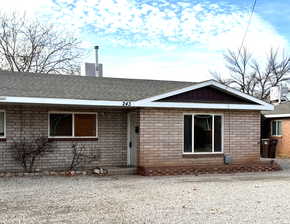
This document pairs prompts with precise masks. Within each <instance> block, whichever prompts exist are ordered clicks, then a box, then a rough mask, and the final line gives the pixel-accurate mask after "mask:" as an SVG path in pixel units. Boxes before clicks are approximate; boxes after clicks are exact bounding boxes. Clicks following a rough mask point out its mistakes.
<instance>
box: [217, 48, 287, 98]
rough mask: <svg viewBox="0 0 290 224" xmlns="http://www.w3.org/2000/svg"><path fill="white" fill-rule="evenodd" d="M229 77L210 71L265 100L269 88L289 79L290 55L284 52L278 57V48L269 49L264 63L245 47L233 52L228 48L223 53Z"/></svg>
mask: <svg viewBox="0 0 290 224" xmlns="http://www.w3.org/2000/svg"><path fill="white" fill-rule="evenodd" d="M224 58H225V61H226V67H227V68H228V70H229V71H230V78H228V79H223V78H222V77H221V75H220V74H219V73H217V72H212V75H213V76H214V78H215V79H216V80H217V81H218V82H220V83H223V84H226V85H229V86H231V87H233V88H236V89H238V90H240V91H241V92H244V93H247V94H249V95H252V96H255V97H258V98H260V99H262V100H267V99H268V98H269V95H270V88H271V87H273V86H277V85H279V84H281V83H282V82H283V81H286V80H288V79H289V74H290V57H289V56H286V55H285V54H284V53H283V54H282V56H281V57H279V50H278V49H276V50H274V49H271V50H270V52H269V55H268V56H267V57H266V63H265V64H264V65H262V63H261V62H260V63H259V62H258V60H256V59H255V58H253V56H252V55H251V54H250V53H249V52H248V50H247V49H246V48H244V49H242V51H241V52H240V53H239V52H235V51H231V50H229V51H228V52H227V53H226V54H225V55H224Z"/></svg>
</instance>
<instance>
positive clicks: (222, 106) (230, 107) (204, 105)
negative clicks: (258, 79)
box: [134, 102, 274, 110]
mask: <svg viewBox="0 0 290 224" xmlns="http://www.w3.org/2000/svg"><path fill="white" fill-rule="evenodd" d="M134 106H135V107H160V108H162V107H163V108H192V109H226V110H273V108H274V107H273V106H272V105H252V104H214V103H167V102H149V103H139V102H136V103H135V104H134Z"/></svg>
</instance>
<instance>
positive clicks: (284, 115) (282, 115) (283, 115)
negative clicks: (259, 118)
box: [264, 114, 290, 118]
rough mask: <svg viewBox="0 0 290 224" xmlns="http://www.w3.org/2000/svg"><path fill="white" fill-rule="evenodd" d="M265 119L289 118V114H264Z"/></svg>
mask: <svg viewBox="0 0 290 224" xmlns="http://www.w3.org/2000/svg"><path fill="white" fill-rule="evenodd" d="M264 116H265V117H266V118H276V117H277V118H279V117H290V114H266V115H264Z"/></svg>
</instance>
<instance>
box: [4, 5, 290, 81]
mask: <svg viewBox="0 0 290 224" xmlns="http://www.w3.org/2000/svg"><path fill="white" fill-rule="evenodd" d="M252 3H253V1H252V0H211V1H201V0H41V1H40V0H26V1H23V0H9V1H5V5H3V3H2V5H1V8H2V10H17V11H20V12H21V11H23V10H25V11H26V12H27V13H29V14H30V15H32V16H33V17H35V18H37V19H39V20H43V21H49V22H52V23H55V24H57V27H58V29H60V30H63V31H71V32H73V33H74V35H77V36H78V37H79V38H80V39H81V41H82V47H84V48H87V49H90V48H91V49H92V50H91V53H90V54H88V56H87V57H86V59H85V60H86V61H89V62H93V60H94V52H93V46H94V45H99V46H100V48H101V49H100V54H101V55H100V58H101V62H102V63H103V64H104V75H105V76H109V77H128V78H148V79H165V80H187V81H200V80H205V79H209V78H211V76H210V73H209V71H220V72H222V73H223V74H224V75H225V76H226V71H225V69H224V62H223V52H224V51H225V50H226V49H238V47H239V46H240V44H241V41H242V36H243V35H244V32H245V29H246V26H247V23H248V20H249V15H250V9H251V7H252ZM289 4H290V0H274V1H273V0H257V5H256V9H255V13H254V15H253V18H252V22H251V25H250V28H249V32H248V34H247V37H246V40H245V45H246V46H247V48H248V49H249V50H250V51H251V52H253V54H254V55H256V56H257V57H259V56H260V57H262V56H264V55H265V54H266V53H267V51H269V49H270V48H271V47H274V48H276V47H279V48H280V49H286V51H288V48H289V46H290V45H289V41H290V29H289V26H288V24H289V23H290V14H289V11H288V10H289ZM288 52H289V51H288Z"/></svg>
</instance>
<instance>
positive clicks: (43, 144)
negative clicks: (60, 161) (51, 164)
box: [10, 136, 53, 173]
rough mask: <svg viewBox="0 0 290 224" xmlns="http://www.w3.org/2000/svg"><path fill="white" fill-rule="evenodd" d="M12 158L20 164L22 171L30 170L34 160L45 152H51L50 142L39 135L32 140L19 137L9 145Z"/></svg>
mask: <svg viewBox="0 0 290 224" xmlns="http://www.w3.org/2000/svg"><path fill="white" fill-rule="evenodd" d="M10 150H11V151H12V152H13V158H14V159H15V160H16V161H17V162H19V163H20V164H21V166H22V167H23V169H24V172H30V173H31V172H32V171H33V167H34V164H35V161H36V160H37V159H38V158H40V157H42V156H44V155H45V154H46V153H50V152H53V150H52V144H51V142H49V140H48V138H47V137H44V136H40V137H37V138H35V139H33V140H31V139H26V138H25V137H23V138H21V139H20V140H18V141H14V142H13V143H12V145H11V146H10Z"/></svg>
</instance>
